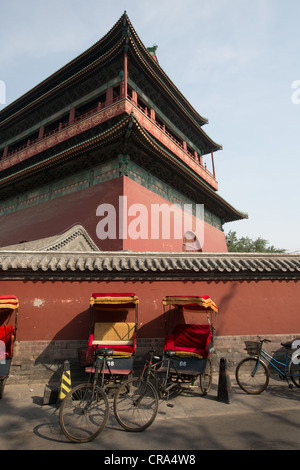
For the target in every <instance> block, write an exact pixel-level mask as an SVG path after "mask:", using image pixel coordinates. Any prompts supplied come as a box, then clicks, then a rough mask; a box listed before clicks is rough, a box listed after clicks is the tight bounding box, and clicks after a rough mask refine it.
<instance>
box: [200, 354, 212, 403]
mask: <svg viewBox="0 0 300 470" xmlns="http://www.w3.org/2000/svg"><path fill="white" fill-rule="evenodd" d="M211 384H212V365H211V360H210V359H206V364H205V368H204V371H203V372H202V374H201V375H200V389H201V392H202V394H203V395H207V394H208V392H209V391H210V388H211Z"/></svg>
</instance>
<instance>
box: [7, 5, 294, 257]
mask: <svg viewBox="0 0 300 470" xmlns="http://www.w3.org/2000/svg"><path fill="white" fill-rule="evenodd" d="M124 10H126V11H127V13H128V16H129V18H130V20H131V22H132V24H133V26H134V28H135V30H136V32H137V34H138V35H139V37H140V39H141V41H142V42H143V43H144V45H145V46H146V47H148V46H152V45H154V44H156V45H158V49H157V56H158V60H159V63H160V65H161V67H162V68H163V69H164V71H165V72H166V73H167V75H168V76H169V78H170V79H171V80H172V81H173V83H174V84H175V85H176V86H177V87H178V88H179V90H180V91H181V92H182V93H183V95H184V96H185V97H186V98H187V99H188V100H189V101H190V103H191V104H192V105H193V106H194V108H195V109H196V110H197V111H198V112H199V114H201V115H202V116H204V117H206V118H208V120H209V123H208V124H207V125H206V126H204V130H205V132H206V133H207V134H208V135H209V136H210V137H211V138H212V139H213V140H214V141H215V142H217V143H219V144H221V145H222V146H223V150H221V151H218V152H216V153H215V168H216V177H217V180H218V183H219V191H218V192H219V194H220V196H222V197H223V198H224V199H226V200H227V201H228V202H229V203H231V204H232V205H233V206H234V207H235V208H236V209H238V210H240V211H243V212H247V213H248V215H249V219H248V220H244V221H239V222H234V223H228V224H225V226H224V229H225V232H226V233H227V232H228V231H229V230H235V231H236V232H237V235H238V237H241V236H249V237H250V238H257V237H259V236H261V237H263V238H264V239H266V240H268V241H269V243H270V244H271V245H274V246H275V247H278V248H285V249H286V250H288V251H292V252H293V251H300V237H299V232H300V230H299V229H300V217H299V215H300V214H299V212H300V211H299V207H298V204H299V199H300V197H299V196H300V189H299V175H300V163H299V161H300V149H299V147H300V145H299V140H300V139H299V136H300V33H299V18H300V2H299V0H288V1H283V0H252V1H251V2H249V0H247V1H246V0H185V1H184V2H183V1H179V0H152V1H151V2H148V1H144V0H114V1H113V2H106V1H103V0H85V1H84V2H82V0H80V1H79V0H51V2H49V1H48V0H26V1H24V0H11V1H10V2H5V1H4V0H0V18H1V29H0V83H2V85H3V83H4V84H5V87H6V94H5V105H7V104H9V103H11V102H12V101H14V100H15V99H17V98H18V97H19V96H21V95H22V94H24V93H25V92H27V91H28V90H30V89H31V88H32V87H34V86H35V85H36V84H38V83H39V82H40V81H41V80H43V79H45V78H47V77H48V76H49V75H51V74H52V73H54V72H55V71H56V70H58V69H59V68H60V67H62V66H63V65H65V64H66V63H67V62H68V61H70V60H72V59H73V58H75V57H76V56H77V55H79V54H80V53H82V52H83V51H85V50H86V49H87V48H89V47H90V46H91V45H92V44H94V43H95V42H96V41H98V40H99V39H100V38H101V37H102V36H104V35H105V34H106V33H107V31H108V30H109V29H110V28H111V27H112V26H113V25H114V23H115V22H116V21H117V20H118V19H119V17H120V16H121V15H122V13H123V12H124ZM293 86H294V87H296V88H293ZM3 101H4V100H3V97H2V102H3ZM0 102H1V93H0ZM5 105H4V104H3V103H2V104H0V109H3V108H4V107H5Z"/></svg>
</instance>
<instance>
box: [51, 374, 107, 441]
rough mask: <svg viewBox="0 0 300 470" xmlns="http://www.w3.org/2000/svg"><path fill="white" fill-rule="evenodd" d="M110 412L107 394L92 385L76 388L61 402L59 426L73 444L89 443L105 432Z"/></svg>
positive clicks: (82, 385)
mask: <svg viewBox="0 0 300 470" xmlns="http://www.w3.org/2000/svg"><path fill="white" fill-rule="evenodd" d="M108 412H109V404H108V400H107V396H106V394H105V392H104V391H103V390H102V389H101V388H100V387H98V386H97V385H95V386H94V387H92V384H90V383H87V384H81V385H78V386H77V387H74V388H73V389H72V390H71V391H70V392H69V393H68V395H67V396H66V397H65V398H64V400H63V401H62V402H61V405H60V409H59V424H60V426H61V429H62V431H63V432H64V434H65V435H66V436H67V437H68V438H69V439H70V440H71V441H73V442H88V441H92V440H93V439H95V437H96V436H98V434H100V432H101V431H102V430H103V428H104V426H105V424H106V421H107V418H108Z"/></svg>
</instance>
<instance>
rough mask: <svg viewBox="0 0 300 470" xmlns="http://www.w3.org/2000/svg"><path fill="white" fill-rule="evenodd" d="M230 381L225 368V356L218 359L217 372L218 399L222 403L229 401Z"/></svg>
mask: <svg viewBox="0 0 300 470" xmlns="http://www.w3.org/2000/svg"><path fill="white" fill-rule="evenodd" d="M231 391H232V388H231V382H230V377H229V374H228V370H227V361H226V359H225V357H221V359H220V373H219V384H218V400H219V401H222V402H224V403H230V402H231Z"/></svg>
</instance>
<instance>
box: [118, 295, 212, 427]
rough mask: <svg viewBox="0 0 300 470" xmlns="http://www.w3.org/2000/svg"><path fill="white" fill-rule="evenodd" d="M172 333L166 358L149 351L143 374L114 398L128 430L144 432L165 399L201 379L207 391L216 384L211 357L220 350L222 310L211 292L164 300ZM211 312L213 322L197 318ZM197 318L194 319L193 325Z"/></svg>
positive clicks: (168, 337)
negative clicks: (217, 335)
mask: <svg viewBox="0 0 300 470" xmlns="http://www.w3.org/2000/svg"><path fill="white" fill-rule="evenodd" d="M162 304H163V306H164V317H165V325H166V330H167V331H166V333H167V334H166V337H165V341H164V350H163V356H162V358H160V357H158V356H156V353H155V351H154V350H153V349H151V350H150V351H149V354H148V357H147V359H146V361H145V364H144V367H143V370H142V372H141V374H140V375H139V376H138V377H133V378H131V379H129V380H127V381H126V382H123V383H122V384H121V386H120V387H119V388H118V390H117V393H116V394H115V398H114V412H115V416H116V419H117V421H118V422H119V424H120V425H121V426H122V427H123V428H124V429H126V430H127V431H133V432H138V431H144V430H145V429H147V428H148V427H149V426H150V425H151V424H152V423H153V421H154V419H155V417H156V415H157V411H158V404H159V397H161V398H167V400H168V403H167V405H168V406H172V405H171V404H169V395H170V394H171V393H172V392H175V391H178V390H179V389H180V388H182V387H183V386H184V384H186V383H188V384H194V383H195V381H196V379H197V377H199V381H200V389H201V391H202V394H203V395H206V394H207V393H208V392H209V390H210V387H211V383H212V365H211V360H210V356H211V355H212V353H213V352H214V334H215V325H216V317H217V313H218V308H217V306H216V304H215V303H214V302H213V301H212V300H211V298H210V297H208V296H178V295H176V296H167V297H164V298H163V300H162ZM199 314H205V315H206V319H207V323H206V324H203V323H200V324H199V321H198V323H196V321H195V319H194V317H197V319H199ZM188 317H189V318H192V320H193V323H192V322H190V323H187V321H186V320H187V319H188Z"/></svg>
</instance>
